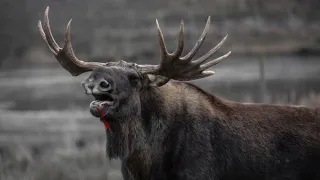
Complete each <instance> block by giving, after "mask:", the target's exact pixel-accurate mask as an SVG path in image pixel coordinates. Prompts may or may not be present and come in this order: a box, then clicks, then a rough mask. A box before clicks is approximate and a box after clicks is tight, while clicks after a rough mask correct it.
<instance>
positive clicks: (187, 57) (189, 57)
mask: <svg viewBox="0 0 320 180" xmlns="http://www.w3.org/2000/svg"><path fill="white" fill-rule="evenodd" d="M210 21H211V17H210V16H208V19H207V23H206V26H205V27H204V29H203V32H202V34H201V36H200V38H199V39H198V41H197V43H196V44H195V45H194V46H193V48H192V49H191V51H190V52H189V53H188V54H187V55H185V56H184V57H181V58H180V59H181V60H183V61H185V60H187V61H191V60H192V58H193V57H194V56H195V55H196V53H197V52H198V51H199V49H200V47H201V45H202V43H203V42H204V40H205V39H206V36H207V33H208V31H209V28H210Z"/></svg>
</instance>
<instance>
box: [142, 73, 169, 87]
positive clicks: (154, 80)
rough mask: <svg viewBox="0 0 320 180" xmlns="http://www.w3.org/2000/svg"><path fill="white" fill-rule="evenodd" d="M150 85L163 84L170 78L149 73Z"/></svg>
mask: <svg viewBox="0 0 320 180" xmlns="http://www.w3.org/2000/svg"><path fill="white" fill-rule="evenodd" d="M147 79H148V86H157V87H159V86H162V85H164V84H166V83H167V82H168V81H169V80H170V79H169V78H167V77H165V76H160V75H153V74H147Z"/></svg>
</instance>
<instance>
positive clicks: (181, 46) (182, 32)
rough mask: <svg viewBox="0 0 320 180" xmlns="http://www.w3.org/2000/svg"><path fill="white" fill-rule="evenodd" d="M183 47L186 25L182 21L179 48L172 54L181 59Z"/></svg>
mask: <svg viewBox="0 0 320 180" xmlns="http://www.w3.org/2000/svg"><path fill="white" fill-rule="evenodd" d="M183 47H184V23H183V21H181V23H180V33H179V42H178V47H177V49H176V50H175V51H174V53H173V54H172V56H174V57H180V56H181V54H182V52H183Z"/></svg>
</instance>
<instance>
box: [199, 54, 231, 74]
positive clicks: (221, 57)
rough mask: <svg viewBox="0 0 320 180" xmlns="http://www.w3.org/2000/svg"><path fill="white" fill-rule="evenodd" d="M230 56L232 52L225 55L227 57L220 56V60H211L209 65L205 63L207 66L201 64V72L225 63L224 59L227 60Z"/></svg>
mask: <svg viewBox="0 0 320 180" xmlns="http://www.w3.org/2000/svg"><path fill="white" fill-rule="evenodd" d="M230 54H231V51H229V52H228V53H227V54H225V55H223V56H220V57H218V58H216V59H213V60H211V61H209V62H207V63H205V64H201V65H200V70H201V71H203V70H206V69H208V68H209V67H211V66H214V65H216V64H218V63H220V62H221V61H223V60H224V59H226V58H227V57H228V56H229V55H230Z"/></svg>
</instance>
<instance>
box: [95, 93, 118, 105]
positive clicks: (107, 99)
mask: <svg viewBox="0 0 320 180" xmlns="http://www.w3.org/2000/svg"><path fill="white" fill-rule="evenodd" d="M93 96H94V98H95V100H94V101H92V102H91V104H93V105H95V106H105V105H107V106H112V105H114V103H115V100H114V98H113V97H112V96H111V95H109V94H104V95H93Z"/></svg>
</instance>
